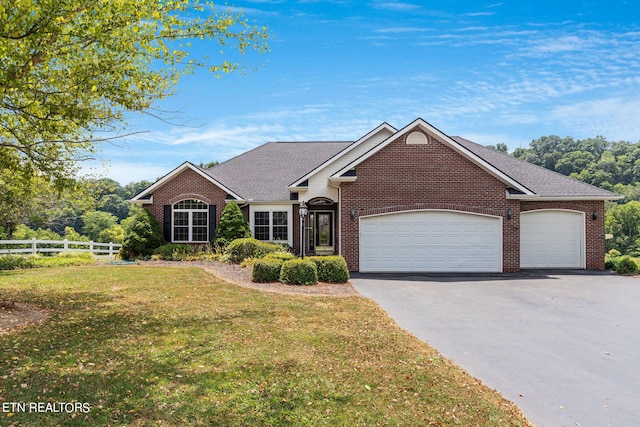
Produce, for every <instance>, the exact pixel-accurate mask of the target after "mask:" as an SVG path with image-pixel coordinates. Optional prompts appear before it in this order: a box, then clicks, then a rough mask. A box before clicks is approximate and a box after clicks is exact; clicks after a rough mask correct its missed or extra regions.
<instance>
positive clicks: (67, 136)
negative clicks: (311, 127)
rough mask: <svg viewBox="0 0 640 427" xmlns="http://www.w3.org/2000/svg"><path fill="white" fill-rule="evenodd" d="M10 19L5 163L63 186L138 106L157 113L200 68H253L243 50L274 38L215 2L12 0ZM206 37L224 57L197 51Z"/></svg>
mask: <svg viewBox="0 0 640 427" xmlns="http://www.w3.org/2000/svg"><path fill="white" fill-rule="evenodd" d="M0 23H1V24H0V168H3V169H5V170H10V171H13V172H15V173H16V177H18V176H20V178H21V179H24V180H28V179H30V178H31V177H33V176H34V175H40V176H46V177H47V178H49V179H52V180H53V182H54V183H55V184H56V185H57V186H58V187H64V186H65V184H66V183H67V182H68V181H69V179H70V178H73V177H74V172H75V171H76V170H77V164H78V161H79V160H82V159H85V158H88V157H90V156H92V154H93V153H94V151H95V150H96V149H98V148H99V143H100V142H101V141H104V140H105V139H108V138H110V137H113V135H114V134H115V135H117V134H118V133H120V134H122V133H126V132H127V131H128V130H126V125H125V118H126V115H127V114H128V113H130V112H147V113H150V112H151V113H153V111H154V108H155V107H157V105H158V101H160V100H162V99H163V98H165V97H167V96H169V95H171V94H172V93H173V91H174V88H175V86H176V84H177V82H178V81H179V79H180V77H181V76H183V75H184V74H189V73H192V72H194V71H195V70H196V69H197V68H200V67H206V68H208V69H209V70H210V71H211V72H212V73H214V74H216V75H220V74H222V73H228V72H233V71H236V70H242V69H246V66H245V65H244V64H243V63H242V62H240V60H239V57H238V56H237V54H238V53H245V52H247V51H249V50H257V51H259V52H264V51H265V50H266V48H267V45H266V41H267V38H268V36H267V33H266V30H265V29H264V28H258V27H256V26H253V25H250V24H249V23H248V22H247V20H246V19H245V18H244V17H243V16H242V14H241V13H238V12H235V11H234V10H233V9H218V7H215V8H214V5H213V3H211V2H209V1H207V0H205V1H198V0H38V1H33V0H12V1H3V2H0ZM201 39H202V40H205V41H208V42H210V48H209V49H207V50H208V51H209V52H222V53H221V55H220V56H216V57H213V58H194V57H192V55H191V54H190V50H191V49H190V48H191V45H190V43H191V42H192V41H194V40H201ZM222 49H226V50H224V51H222ZM106 135H108V136H106Z"/></svg>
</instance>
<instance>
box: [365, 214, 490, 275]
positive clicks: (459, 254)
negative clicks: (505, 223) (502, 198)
mask: <svg viewBox="0 0 640 427" xmlns="http://www.w3.org/2000/svg"><path fill="white" fill-rule="evenodd" d="M360 271H363V272H384V271H391V272H400V271H409V272H413V271H415V272H440V271H442V272H447V271H452V272H466V271H473V272H496V271H502V221H501V218H499V217H491V216H485V215H475V214H469V213H465V212H455V211H409V212H400V213H393V214H386V215H378V216H371V217H363V218H361V219H360Z"/></svg>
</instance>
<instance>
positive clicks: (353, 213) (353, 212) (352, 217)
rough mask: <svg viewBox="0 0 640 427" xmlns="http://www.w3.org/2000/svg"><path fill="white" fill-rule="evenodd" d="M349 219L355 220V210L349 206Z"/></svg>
mask: <svg viewBox="0 0 640 427" xmlns="http://www.w3.org/2000/svg"><path fill="white" fill-rule="evenodd" d="M350 214H351V221H355V220H356V210H355V209H353V208H351V212H350Z"/></svg>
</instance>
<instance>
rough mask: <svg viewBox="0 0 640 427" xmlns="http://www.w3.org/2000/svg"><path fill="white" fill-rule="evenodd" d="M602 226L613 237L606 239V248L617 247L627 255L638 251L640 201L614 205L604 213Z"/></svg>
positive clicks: (639, 240)
mask: <svg viewBox="0 0 640 427" xmlns="http://www.w3.org/2000/svg"><path fill="white" fill-rule="evenodd" d="M604 226H605V231H606V232H607V233H610V234H613V239H609V240H607V250H609V249H617V250H619V251H620V252H622V253H623V254H629V255H637V254H638V253H639V252H640V202H638V201H635V200H633V201H631V202H629V203H625V204H624V205H614V206H613V207H611V208H610V209H609V210H608V211H607V213H606V215H605V222H604Z"/></svg>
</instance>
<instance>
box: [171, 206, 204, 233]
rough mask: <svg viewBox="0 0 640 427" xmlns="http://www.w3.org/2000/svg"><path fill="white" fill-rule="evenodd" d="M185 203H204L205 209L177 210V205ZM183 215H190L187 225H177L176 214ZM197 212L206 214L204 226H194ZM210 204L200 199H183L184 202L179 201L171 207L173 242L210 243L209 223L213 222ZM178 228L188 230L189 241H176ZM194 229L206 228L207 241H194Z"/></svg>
mask: <svg viewBox="0 0 640 427" xmlns="http://www.w3.org/2000/svg"><path fill="white" fill-rule="evenodd" d="M185 201H195V202H197V203H202V204H204V206H205V207H204V208H202V209H199V208H189V209H184V208H176V205H178V204H179V203H182V202H185ZM177 212H178V213H182V212H186V213H188V217H187V225H186V226H185V225H176V222H175V221H176V219H175V217H176V213H177ZM195 212H200V213H204V214H205V218H206V221H205V224H204V225H194V224H193V223H194V221H193V214H194V213H195ZM209 216H210V215H209V204H208V203H207V202H204V201H202V200H198V199H183V200H178V201H177V202H175V203H173V204H172V205H171V241H172V242H174V243H207V242H208V241H209V221H211V218H209ZM176 227H181V228H185V227H186V228H187V230H188V233H187V234H188V236H187V239H188V240H177V239H176V234H175V233H176ZM194 227H197V228H204V229H205V236H206V240H193V235H194Z"/></svg>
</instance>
